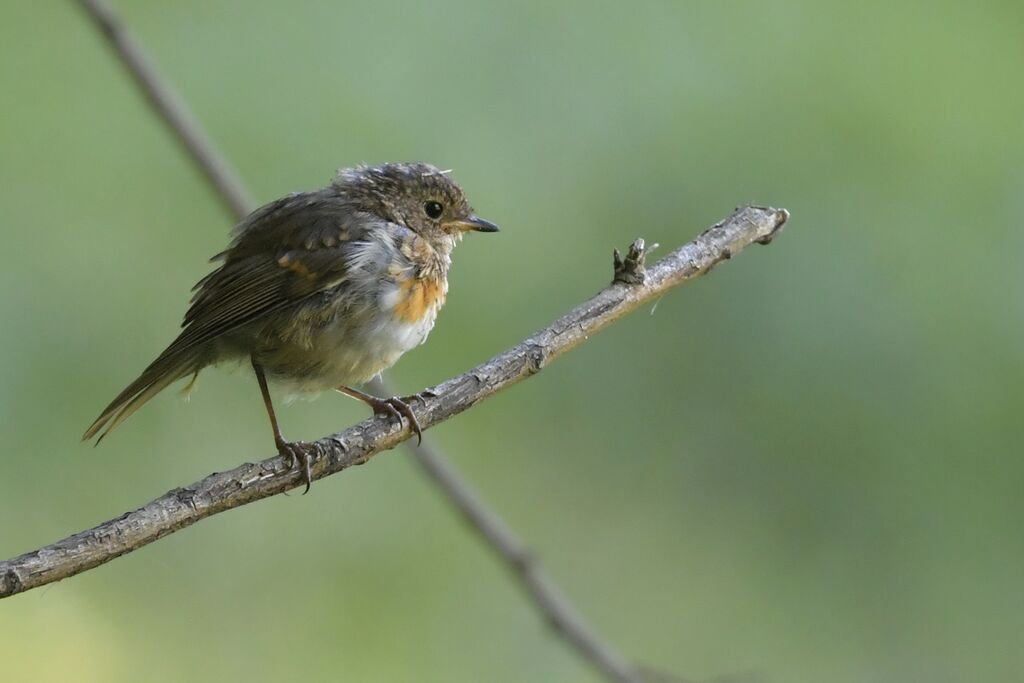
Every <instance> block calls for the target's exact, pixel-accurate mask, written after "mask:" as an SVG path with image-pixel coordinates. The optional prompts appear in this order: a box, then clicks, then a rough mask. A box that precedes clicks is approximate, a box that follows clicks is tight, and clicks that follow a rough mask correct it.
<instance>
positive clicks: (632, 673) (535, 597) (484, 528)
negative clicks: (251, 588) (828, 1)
mask: <svg viewBox="0 0 1024 683" xmlns="http://www.w3.org/2000/svg"><path fill="white" fill-rule="evenodd" d="M78 2H79V4H80V5H81V6H82V8H83V9H84V10H85V12H86V13H87V15H88V16H89V17H90V18H91V19H92V20H93V21H94V22H95V23H96V25H97V26H98V28H99V29H100V30H101V31H102V33H103V35H104V36H105V38H106V39H107V40H108V42H109V44H110V46H111V47H112V49H113V50H114V52H115V54H116V56H117V57H118V58H119V59H120V61H121V63H122V65H123V66H124V67H125V68H126V69H127V70H128V71H129V73H130V74H131V76H132V78H133V80H134V81H135V83H136V84H137V85H138V86H139V88H140V89H141V90H142V91H143V93H144V94H145V96H146V98H147V100H148V101H149V103H150V105H151V106H152V107H153V109H154V111H155V113H156V114H157V115H158V116H159V118H160V119H161V120H162V121H163V122H164V123H165V124H166V125H167V127H168V128H169V129H170V131H171V133H172V134H173V135H174V136H175V138H176V139H177V140H178V141H179V143H180V144H181V145H182V146H183V147H184V148H185V149H186V150H187V152H188V153H189V156H190V158H191V159H192V160H193V162H194V163H195V164H196V166H197V167H198V169H199V170H200V172H201V173H202V174H203V175H204V176H205V177H206V178H207V180H208V181H209V182H210V184H211V185H212V187H213V188H214V189H215V191H216V195H217V197H218V199H219V200H220V201H221V202H222V203H223V205H224V206H225V208H226V209H228V211H229V212H231V214H232V215H233V216H234V217H235V218H241V217H243V216H245V215H246V214H247V213H248V212H249V211H250V210H251V209H252V208H253V206H254V204H253V201H252V200H251V198H250V195H249V193H248V191H247V190H246V189H245V186H244V183H243V182H242V180H241V179H240V177H239V176H238V174H237V173H236V172H235V170H234V169H233V168H232V167H231V165H230V163H229V162H228V161H227V160H226V159H225V158H224V157H223V156H222V155H221V154H220V153H219V152H218V150H217V148H216V147H215V146H214V145H213V143H212V141H211V140H210V138H209V136H208V135H207V134H206V132H205V131H204V130H203V127H202V125H201V124H200V123H199V121H198V120H197V119H196V118H195V117H194V116H193V115H192V113H191V112H190V111H189V109H188V107H187V106H186V105H185V103H184V102H183V100H181V99H180V98H179V97H178V96H177V95H176V93H175V92H174V90H173V89H172V88H171V86H170V85H169V84H168V83H167V82H166V81H165V80H164V79H163V78H162V77H161V76H160V74H159V73H158V72H157V71H156V69H155V67H154V66H153V64H152V62H151V61H150V60H149V58H148V57H147V55H146V53H145V51H144V50H143V49H142V47H141V45H139V43H137V42H136V41H135V40H134V38H133V37H132V36H131V34H130V33H129V32H128V31H127V30H126V29H125V28H124V26H123V24H122V23H121V22H120V20H119V19H118V17H117V15H116V14H115V12H114V11H113V9H112V8H111V7H110V6H109V5H108V4H107V3H106V2H105V0H78ZM784 220H785V218H784V217H783V218H782V219H781V220H780V225H781V221H784ZM641 245H642V243H641ZM641 252H642V248H641ZM640 265H641V268H642V253H641V262H640ZM620 275H621V273H620V272H619V271H618V270H617V271H616V279H617V280H620ZM621 281H624V282H628V281H629V274H628V273H627V277H626V279H625V280H621ZM379 386H381V387H383V392H382V393H385V394H392V393H395V392H393V391H390V390H389V389H388V388H387V385H386V384H383V383H381V384H380V385H379ZM406 443H407V445H409V446H410V448H411V449H412V450H413V452H414V454H415V456H416V460H417V462H418V463H419V464H420V465H421V466H422V468H423V470H424V472H425V473H426V474H427V476H429V477H430V478H431V479H432V480H433V481H434V482H435V484H437V486H438V488H439V489H440V490H441V492H442V494H443V495H444V496H445V497H446V499H447V500H448V501H449V503H450V504H451V505H452V506H453V507H455V509H457V510H458V511H459V512H460V513H462V515H463V517H464V518H465V520H466V522H467V523H468V524H469V525H470V527H471V528H472V529H473V530H474V531H475V532H476V533H477V534H478V535H479V536H480V537H481V539H482V540H483V541H484V542H486V543H487V544H488V546H489V547H490V548H491V549H492V550H493V551H494V552H495V553H496V554H497V555H498V556H499V557H500V558H501V559H502V561H503V562H504V563H505V564H506V566H507V567H508V568H509V569H510V571H511V572H512V574H513V575H514V576H515V577H516V578H518V580H519V581H520V583H521V585H522V586H523V588H524V590H526V592H527V593H528V595H529V596H530V598H531V600H532V601H533V603H534V604H535V606H536V607H537V608H538V609H539V610H540V611H541V613H542V614H543V615H544V616H545V618H546V619H547V621H548V622H549V623H550V624H551V626H552V627H553V628H554V629H555V631H556V632H557V633H559V634H561V635H562V636H563V637H564V638H565V639H566V640H567V641H568V642H569V643H570V644H571V645H572V646H573V647H575V648H576V650H577V651H578V652H579V653H580V654H581V655H582V656H583V657H585V658H586V659H587V660H588V661H589V662H590V663H591V664H592V665H593V666H594V667H595V668H596V669H598V670H599V671H600V672H601V673H602V674H604V676H605V677H606V678H608V679H609V680H613V681H620V682H626V683H628V682H631V681H638V680H640V678H641V677H640V675H639V674H638V673H637V672H636V670H635V669H634V668H633V667H632V666H631V665H630V664H629V663H628V662H627V661H626V660H625V658H624V657H623V656H622V655H621V654H620V653H618V652H617V651H616V649H615V648H613V647H612V646H611V645H610V644H608V643H605V642H603V641H602V639H601V638H600V637H599V636H598V635H597V634H596V633H594V631H593V629H592V628H590V626H589V625H588V624H587V623H586V621H585V620H584V619H583V618H582V617H581V616H580V615H579V614H578V613H576V611H575V610H574V609H573V607H572V605H571V604H570V603H569V601H568V600H566V599H565V597H564V596H563V595H562V594H561V592H560V590H559V589H558V586H557V584H556V583H555V582H554V581H553V579H551V577H550V576H549V575H548V574H547V573H546V572H544V570H543V568H542V567H541V566H540V565H539V564H538V563H537V562H536V561H535V560H534V559H533V558H532V557H531V556H530V555H529V554H528V553H527V551H526V549H525V547H524V546H523V544H522V542H521V541H520V540H519V539H518V538H516V536H515V535H514V534H513V533H512V532H511V531H510V530H509V529H508V527H507V525H505V523H504V522H503V520H502V519H501V518H500V517H499V516H498V515H497V514H496V513H495V512H493V511H492V510H491V509H490V508H489V507H488V506H487V505H486V503H484V502H483V501H482V500H481V498H480V497H479V495H478V494H477V493H476V492H475V491H474V490H473V488H472V486H471V485H470V484H469V483H468V482H467V481H465V480H464V479H462V477H461V476H460V475H459V474H458V472H457V471H456V470H455V469H454V468H453V467H452V466H451V465H450V464H449V463H448V462H447V461H446V459H445V458H444V456H443V455H442V454H441V453H440V452H439V451H438V450H437V449H436V448H435V447H434V446H432V445H431V444H430V443H429V442H424V444H423V445H421V446H420V447H419V448H416V447H415V446H413V445H412V442H411V441H407V442H406ZM204 481H205V480H204ZM172 493H174V492H172ZM169 495H170V494H169ZM165 497H166V496H165ZM240 504H241V503H240ZM225 509H226V508H225ZM218 511H219V510H218ZM210 514H212V513H210ZM193 521H195V520H193ZM187 523H191V522H187ZM187 523H186V524H187ZM83 533H86V532H83ZM163 533H169V531H165V532H163ZM160 535H162V534H160ZM156 538H159V536H156ZM68 540H70V539H68ZM149 540H154V539H149ZM145 542H149V541H148V540H147V541H143V543H145ZM143 543H140V545H141V544H143ZM134 547H138V546H134ZM131 549H133V548H128V549H126V550H121V551H120V552H117V553H116V554H113V555H111V556H110V557H108V558H106V559H103V560H100V562H97V563H96V564H99V563H101V562H105V561H107V559H110V558H112V557H116V556H117V555H118V554H121V553H123V552H128V551H129V550H131ZM44 551H45V549H44ZM38 552H43V551H38ZM23 557H24V556H23ZM5 564H6V563H5ZM91 566H95V565H91ZM85 568H88V567H84V566H83V567H82V568H80V569H77V570H76V571H82V570H84V569H85ZM76 571H72V572H68V573H67V574H65V575H67V576H69V575H71V574H72V573H76ZM11 576H13V577H14V578H13V579H11V581H10V582H9V583H11V585H12V586H13V585H14V583H15V582H16V581H17V582H18V583H20V579H18V574H17V573H16V572H15V573H14V574H11ZM59 578H63V576H56V577H55V578H53V579H50V580H57V579H59ZM7 583H8V574H7V573H5V571H3V570H2V565H0V597H2V596H4V595H5V594H6V593H5V590H6V588H5V586H6V585H7ZM22 585H24V584H22ZM21 590H24V588H23V587H22V588H21ZM14 592H18V591H17V590H14Z"/></svg>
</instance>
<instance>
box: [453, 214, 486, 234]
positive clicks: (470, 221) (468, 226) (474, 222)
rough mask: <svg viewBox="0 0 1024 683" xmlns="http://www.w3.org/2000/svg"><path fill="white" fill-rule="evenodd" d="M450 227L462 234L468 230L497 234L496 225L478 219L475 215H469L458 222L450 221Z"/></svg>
mask: <svg viewBox="0 0 1024 683" xmlns="http://www.w3.org/2000/svg"><path fill="white" fill-rule="evenodd" d="M450 225H451V226H452V227H454V228H455V229H457V230H461V231H463V232H468V231H470V230H472V231H474V232H498V226H497V225H495V224H494V223H492V222H490V221H488V220H484V219H483V218H480V217H479V216H477V215H476V214H473V215H471V216H470V217H469V218H463V219H462V220H459V221H452V222H451V223H450Z"/></svg>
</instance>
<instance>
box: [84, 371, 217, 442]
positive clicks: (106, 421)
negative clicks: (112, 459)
mask: <svg viewBox="0 0 1024 683" xmlns="http://www.w3.org/2000/svg"><path fill="white" fill-rule="evenodd" d="M198 372H199V368H198V367H196V363H195V362H194V361H181V360H178V359H176V358H173V357H167V356H166V355H162V356H161V357H160V358H157V359H156V360H155V361H154V362H153V363H152V364H151V365H150V366H149V367H148V368H146V369H145V371H144V372H143V373H142V375H141V376H139V378H138V379H137V380H135V381H134V382H132V383H131V384H129V385H128V386H127V387H126V388H125V390H124V391H122V392H121V393H120V394H118V395H117V398H115V399H114V400H113V401H111V402H110V405H108V406H107V407H106V408H105V409H104V410H103V412H102V413H101V414H100V416H99V417H98V418H96V421H95V422H93V423H92V424H91V425H90V426H89V428H88V429H87V430H85V434H84V435H82V441H88V440H89V439H92V438H93V437H96V435H97V434H98V435H99V436H98V437H97V438H96V443H97V444H99V442H100V441H102V440H103V437H105V436H106V435H107V434H109V433H110V432H111V430H113V429H114V428H115V427H117V426H118V425H119V424H121V423H122V422H124V421H125V420H127V419H128V418H129V417H131V415H132V414H133V413H134V412H135V411H136V410H138V409H139V408H141V407H142V406H143V405H144V404H145V403H146V402H147V401H149V399H151V398H153V397H154V396H156V395H157V394H159V393H160V392H161V391H163V390H164V389H166V388H167V386H168V385H169V384H171V383H173V382H175V381H176V380H179V379H181V378H182V377H185V376H186V375H189V374H192V373H198Z"/></svg>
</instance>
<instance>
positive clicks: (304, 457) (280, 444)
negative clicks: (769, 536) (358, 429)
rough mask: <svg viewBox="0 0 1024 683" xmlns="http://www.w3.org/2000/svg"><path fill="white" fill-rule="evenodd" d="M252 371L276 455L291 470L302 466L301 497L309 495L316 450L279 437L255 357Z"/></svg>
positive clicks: (313, 446) (302, 442) (265, 384)
mask: <svg viewBox="0 0 1024 683" xmlns="http://www.w3.org/2000/svg"><path fill="white" fill-rule="evenodd" d="M250 360H251V361H252V370H253V372H255V373H256V381H257V382H259V384H260V393H261V394H263V405H264V406H266V408H267V416H268V417H269V418H270V426H271V428H272V429H273V430H274V443H275V444H276V445H277V452H278V454H279V455H280V456H281V457H282V458H284V460H285V462H286V463H287V464H288V469H292V468H293V467H295V466H296V465H298V464H299V463H301V464H302V481H304V482H305V483H306V490H305V491H303V492H302V494H303V495H305V494H307V493H309V487H310V485H311V484H312V483H313V472H312V464H313V453H314V451H315V450H316V448H315V445H314V444H310V443H306V442H305V441H286V440H285V438H284V437H283V436H282V435H281V428H280V427H278V426H277V415H276V414H274V404H273V403H272V402H271V400H270V389H269V388H267V377H266V375H265V374H264V373H263V368H262V367H260V364H259V363H257V362H256V357H255V356H251V357H250Z"/></svg>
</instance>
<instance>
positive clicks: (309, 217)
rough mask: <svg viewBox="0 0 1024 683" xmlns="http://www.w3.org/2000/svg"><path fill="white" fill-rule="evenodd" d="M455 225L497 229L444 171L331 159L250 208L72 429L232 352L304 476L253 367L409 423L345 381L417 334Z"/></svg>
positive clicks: (104, 423)
mask: <svg viewBox="0 0 1024 683" xmlns="http://www.w3.org/2000/svg"><path fill="white" fill-rule="evenodd" d="M467 230H476V231H481V232H493V231H495V230H497V227H496V226H494V224H492V223H489V222H487V221H485V220H483V219H480V218H477V217H476V216H475V215H473V211H472V208H471V207H470V205H469V203H468V202H467V200H466V197H465V195H464V194H463V192H462V189H461V188H460V187H459V186H458V185H457V184H456V183H455V182H454V180H452V178H451V176H450V175H449V174H448V173H447V172H442V171H439V170H438V169H436V168H435V167H433V166H430V165H428V164H421V163H413V164H385V165H382V166H377V167H367V166H361V167H357V168H353V169H346V170H342V171H340V172H339V173H338V175H337V176H336V178H335V179H334V181H333V182H332V183H331V184H330V185H329V186H327V187H325V188H323V189H320V190H315V191H312V192H301V193H295V194H292V195H289V196H287V197H283V198H281V199H278V200H277V201H274V202H271V203H270V204H267V205H265V206H263V207H261V208H259V209H257V210H256V211H254V212H253V213H252V214H250V215H249V216H248V217H247V218H245V219H244V220H243V221H242V222H241V223H239V225H238V226H237V227H236V228H235V230H234V232H233V239H232V241H231V243H230V245H229V246H228V248H227V249H225V250H224V251H223V252H221V253H219V254H217V255H216V256H215V257H214V259H213V260H215V261H220V262H221V265H220V266H219V267H218V268H217V269H216V270H214V271H213V272H212V273H210V274H209V275H207V276H206V277H204V278H203V279H202V280H200V281H199V282H198V283H197V284H196V286H195V287H194V288H193V290H194V295H193V297H192V300H191V305H190V306H189V309H188V311H187V312H186V313H185V318H184V321H183V323H182V327H183V329H182V331H181V334H179V335H178V337H177V338H176V339H175V340H174V341H173V342H171V344H170V346H168V347H167V348H166V349H165V350H164V351H163V353H161V354H160V355H159V356H158V357H157V359H156V360H155V361H153V363H151V364H150V365H149V367H147V368H146V369H145V370H144V371H143V372H142V374H141V375H140V376H139V378H138V379H136V380H135V381H134V382H132V383H131V384H130V385H129V386H128V387H127V388H125V390H124V391H122V392H121V393H120V394H119V395H118V396H117V397H116V398H115V399H114V400H113V401H112V402H111V403H110V405H109V406H107V408H106V409H105V410H104V411H103V412H102V413H101V414H100V416H99V417H98V418H97V419H96V421H95V422H93V424H92V425H91V426H90V427H89V429H88V430H86V432H85V435H84V437H83V438H84V439H91V438H93V437H98V440H100V439H102V438H103V437H104V436H105V435H106V434H108V433H109V432H110V431H111V430H112V429H114V428H115V427H117V426H118V425H119V424H120V423H121V422H123V421H124V420H125V419H127V418H128V417H129V416H130V415H131V414H132V413H134V412H135V411H136V410H138V408H140V407H141V406H142V405H143V404H144V403H145V402H146V401H148V400H149V399H150V398H152V397H153V396H155V395H156V394H157V393H159V392H160V391H162V390H163V389H164V388H166V387H167V386H168V385H169V384H171V383H172V382H174V381H175V380H177V379H180V378H182V377H186V376H189V375H192V376H193V378H194V376H195V375H197V374H198V373H199V371H200V370H202V369H203V368H204V367H206V366H208V365H211V364H214V363H218V362H221V361H224V360H232V359H238V358H248V359H249V360H250V361H251V363H252V366H253V369H254V371H255V372H256V376H257V379H258V380H259V383H260V387H261V390H262V392H263V396H264V400H265V402H266V405H267V410H268V413H269V415H270V419H271V424H272V426H273V428H274V436H275V441H276V442H277V445H278V449H279V451H280V452H281V454H282V455H283V456H286V457H288V458H290V459H291V460H292V461H295V462H299V461H301V462H303V463H304V464H305V466H306V480H307V486H308V483H309V481H308V480H309V471H308V468H309V453H308V449H305V448H304V446H303V445H302V444H290V443H288V442H286V441H285V440H284V438H283V437H282V436H281V434H280V430H279V429H278V427H277V421H276V417H275V416H274V412H273V406H272V404H271V403H270V397H269V394H268V393H267V390H266V380H265V378H266V376H269V377H270V378H271V379H275V380H279V381H282V382H285V383H287V384H289V385H290V386H291V388H292V389H293V390H296V391H300V392H304V391H320V390H323V389H329V388H337V389H339V390H341V391H343V392H344V393H347V394H349V395H353V396H356V397H357V398H360V399H361V400H364V401H366V402H367V403H369V404H370V405H371V406H372V407H373V408H374V410H375V411H377V412H388V413H391V414H395V415H405V416H406V417H408V418H409V420H410V424H411V426H412V428H413V429H414V430H415V431H416V432H417V434H419V427H418V424H417V423H416V420H415V415H414V414H413V412H412V410H411V409H410V408H409V407H408V405H407V404H406V403H405V402H403V401H401V400H399V399H377V398H375V397H371V396H368V395H365V394H362V393H361V392H357V391H355V390H353V389H351V388H350V387H349V386H348V385H350V384H360V383H363V382H365V381H367V380H369V379H370V378H372V377H373V376H374V375H376V374H378V373H379V372H380V371H382V370H384V369H385V368H387V367H390V366H391V365H392V364H393V363H394V362H395V361H397V360H398V358H399V357H400V356H401V355H402V354H403V353H404V352H405V351H408V350H409V349H410V348H412V347H413V346H416V345H417V344H420V343H422V342H423V341H424V340H425V339H426V336H427V334H428V333H429V332H430V329H431V328H432V327H433V324H434V320H435V318H436V315H437V311H438V309H439V308H440V307H441V305H443V303H444V300H445V296H446V294H447V290H448V284H447V274H448V267H449V265H450V263H451V259H450V257H451V251H452V249H453V248H454V246H455V243H456V242H457V241H458V240H459V239H461V237H462V235H463V233H464V232H466V231H467ZM190 386H191V385H190ZM399 419H401V418H399ZM98 440H97V442H98Z"/></svg>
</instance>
